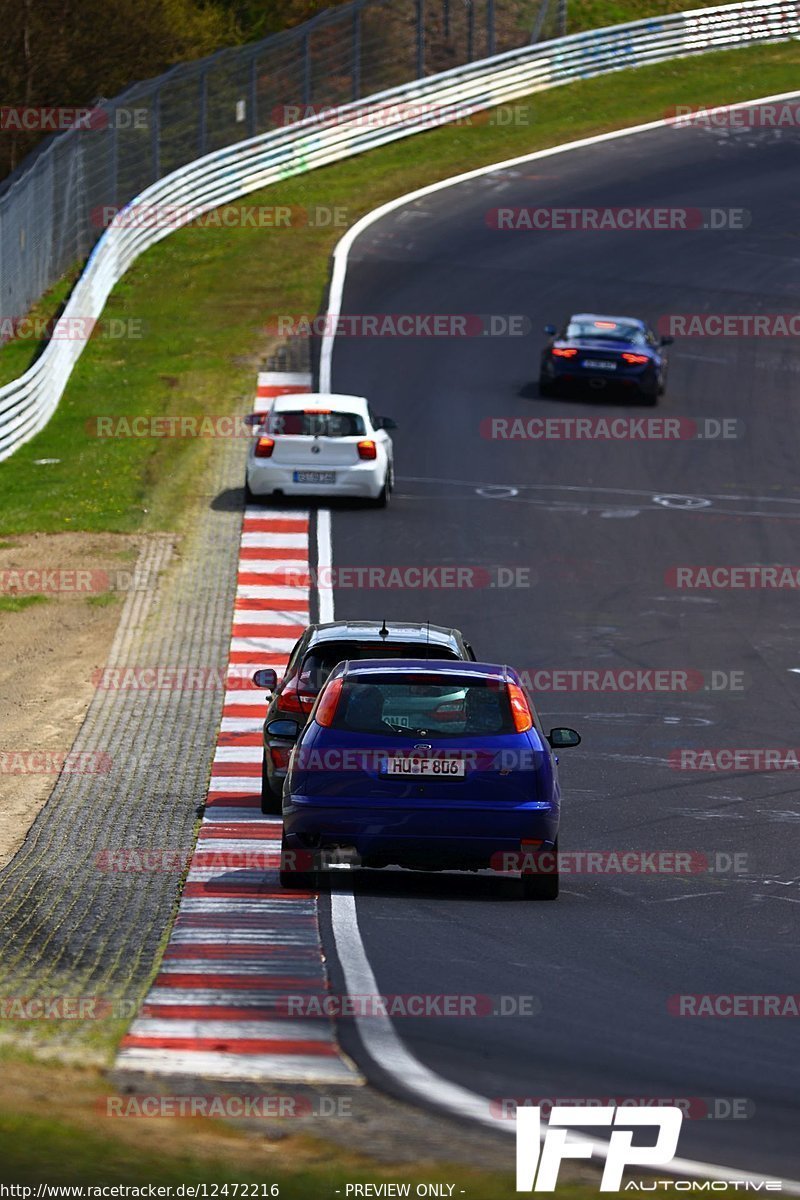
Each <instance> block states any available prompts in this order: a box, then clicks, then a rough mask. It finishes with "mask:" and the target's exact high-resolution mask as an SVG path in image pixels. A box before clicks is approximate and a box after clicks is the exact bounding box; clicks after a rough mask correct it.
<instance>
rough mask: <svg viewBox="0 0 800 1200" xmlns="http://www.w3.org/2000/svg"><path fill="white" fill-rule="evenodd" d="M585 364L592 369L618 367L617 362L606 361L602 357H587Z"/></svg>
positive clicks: (600, 369) (612, 369)
mask: <svg viewBox="0 0 800 1200" xmlns="http://www.w3.org/2000/svg"><path fill="white" fill-rule="evenodd" d="M583 365H584V366H585V367H589V368H590V369H591V370H592V371H616V369H617V364H616V363H615V362H606V361H605V360H603V359H600V358H585V359H584V360H583Z"/></svg>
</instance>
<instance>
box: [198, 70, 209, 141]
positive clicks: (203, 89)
mask: <svg viewBox="0 0 800 1200" xmlns="http://www.w3.org/2000/svg"><path fill="white" fill-rule="evenodd" d="M199 99H200V105H199V113H198V125H197V132H198V139H197V145H198V147H199V149H198V157H199V158H202V157H203V155H204V154H205V152H206V146H207V143H208V136H207V134H208V130H207V120H208V75H207V72H206V71H201V72H200V97H199Z"/></svg>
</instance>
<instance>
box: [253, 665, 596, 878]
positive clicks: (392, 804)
mask: <svg viewBox="0 0 800 1200" xmlns="http://www.w3.org/2000/svg"><path fill="white" fill-rule="evenodd" d="M292 724H294V723H293V722H281V725H282V727H283V726H285V728H282V729H281V730H280V731H276V732H277V733H278V735H279V736H280V735H281V734H282V735H283V736H287V737H288V736H292V734H295V735H298V734H299V736H298V740H297V742H296V745H295V747H294V749H293V751H292V755H291V758H290V760H289V770H288V774H287V778H286V782H285V784H284V790H283V816H284V831H283V845H282V858H281V883H282V884H283V886H284V887H290V888H291V887H300V888H309V887H310V888H314V887H315V886H317V884H318V882H319V877H320V876H319V872H320V871H321V869H322V868H323V867H324V866H325V864H326V862H327V863H330V862H331V861H340V862H347V863H349V864H350V865H351V866H363V867H384V866H389V865H399V866H403V867H409V868H412V869H415V870H427V871H430V870H434V871H435V870H450V869H457V870H473V871H474V870H480V869H482V868H486V867H493V868H495V869H498V870H502V871H508V870H510V869H511V870H513V869H520V865H521V869H522V871H523V875H522V883H523V892H524V894H525V895H526V896H527V897H529V898H531V899H547V900H550V899H555V897H556V896H557V895H558V871H557V851H558V825H559V815H560V802H561V794H560V789H559V784H558V773H557V768H556V763H557V759H556V757H555V755H554V753H553V751H554V750H555V749H560V748H564V747H567V746H574V745H577V744H578V743H579V742H580V737H579V735H578V734H577V733H576V732H575V731H574V730H572V729H552V730H551V731H550V733H549V734H547V735H546V734H545V733H544V731H543V729H542V727H541V725H540V722H539V719H538V717H537V715H536V712H535V709H534V708H533V706H532V704H531V703H530V700H529V698H528V696H527V694H526V692H525V690H524V688H523V686H522V684H521V682H520V678H519V676H518V675H517V674H516V672H515V671H513V670H512V669H511V668H510V667H506V666H499V665H496V664H493V663H479V662H444V661H435V660H431V659H391V660H387V659H371V660H370V659H362V660H359V661H353V662H342V663H339V664H338V666H337V667H335V669H334V670H333V672H332V673H331V675H330V677H329V679H328V682H327V683H326V685H325V687H324V688H323V690H322V692H321V693H320V695H319V697H318V699H317V701H316V704H315V705H314V708H313V710H312V712H311V715H310V717H309V720H308V724H307V725H306V726H305V728H304V729H303V730H302V732H300V730H299V729H298V728H297V726H295V727H294V729H289V728H288V726H289V725H292ZM544 851H551V852H552V851H555V854H553V853H550V854H549V855H548V856H547V857H548V859H549V862H550V865H549V867H548V868H547V869H546V870H544V871H543V870H538V869H537V868H536V866H535V863H536V861H537V860H538V858H540V857H541V856H542V852H544ZM525 864H528V865H527V866H526V865H525Z"/></svg>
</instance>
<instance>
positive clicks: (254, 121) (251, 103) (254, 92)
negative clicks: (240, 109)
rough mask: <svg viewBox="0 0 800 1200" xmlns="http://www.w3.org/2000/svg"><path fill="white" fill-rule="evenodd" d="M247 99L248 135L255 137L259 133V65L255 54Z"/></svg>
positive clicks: (251, 65)
mask: <svg viewBox="0 0 800 1200" xmlns="http://www.w3.org/2000/svg"><path fill="white" fill-rule="evenodd" d="M247 90H248V93H249V95H248V97H247V133H248V136H249V137H255V136H256V134H257V133H258V63H257V60H256V56H255V54H254V55H253V57H252V58H251V59H250V74H249V78H248V89H247Z"/></svg>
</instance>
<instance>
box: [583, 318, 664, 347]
mask: <svg viewBox="0 0 800 1200" xmlns="http://www.w3.org/2000/svg"><path fill="white" fill-rule="evenodd" d="M564 337H565V338H566V339H567V340H572V339H573V338H609V339H610V340H611V341H613V342H630V343H631V344H632V345H634V346H644V345H646V344H647V338H646V337H645V335H644V331H643V330H642V329H640V328H639V326H638V325H616V324H614V323H613V322H611V321H570V323H569V325H567V328H566V331H565V333H564Z"/></svg>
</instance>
